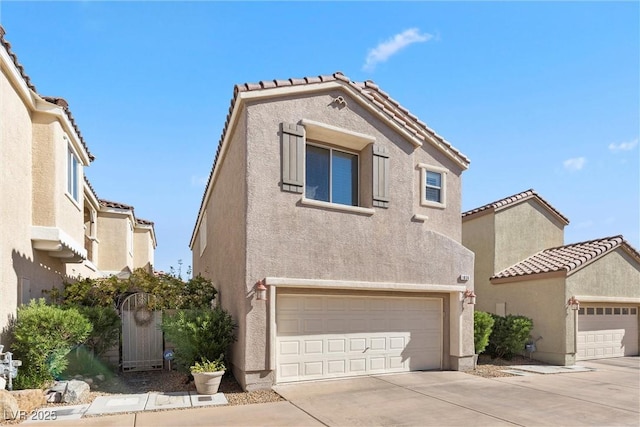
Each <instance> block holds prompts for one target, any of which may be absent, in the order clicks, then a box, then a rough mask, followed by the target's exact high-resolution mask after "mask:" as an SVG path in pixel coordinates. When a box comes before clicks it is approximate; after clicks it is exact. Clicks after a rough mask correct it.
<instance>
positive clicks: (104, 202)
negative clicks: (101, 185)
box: [98, 199, 133, 211]
mask: <svg viewBox="0 0 640 427" xmlns="http://www.w3.org/2000/svg"><path fill="white" fill-rule="evenodd" d="M98 201H99V202H100V206H104V207H105V208H113V209H125V210H131V211H132V210H133V206H130V205H125V204H124V203H119V202H112V201H111V200H105V199H98Z"/></svg>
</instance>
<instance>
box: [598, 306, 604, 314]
mask: <svg viewBox="0 0 640 427" xmlns="http://www.w3.org/2000/svg"><path fill="white" fill-rule="evenodd" d="M596 314H604V308H602V307H598V308H596Z"/></svg>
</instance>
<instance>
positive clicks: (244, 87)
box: [192, 71, 469, 240]
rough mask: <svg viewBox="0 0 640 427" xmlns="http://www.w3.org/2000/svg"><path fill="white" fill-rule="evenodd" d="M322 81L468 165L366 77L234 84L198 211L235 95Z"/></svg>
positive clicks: (325, 76)
mask: <svg viewBox="0 0 640 427" xmlns="http://www.w3.org/2000/svg"><path fill="white" fill-rule="evenodd" d="M326 82H341V83H342V84H344V85H345V86H347V87H349V88H351V89H352V90H354V91H355V92H356V93H358V94H360V95H362V97H363V98H364V99H366V100H367V101H369V103H370V104H372V105H373V106H375V107H376V108H377V109H378V110H379V111H380V112H381V113H382V114H384V115H385V116H386V117H387V118H389V119H391V120H392V121H394V122H395V123H396V124H398V125H399V126H400V127H401V128H402V129H404V130H405V131H406V132H408V133H409V134H410V135H412V136H413V137H415V138H416V139H418V140H420V141H426V140H431V141H435V144H436V145H438V147H440V149H441V150H443V151H444V152H445V153H448V154H449V155H450V156H452V157H454V158H457V159H459V160H460V162H461V164H463V165H465V166H468V165H469V159H468V158H467V157H466V156H465V155H464V154H462V153H461V152H460V151H459V150H457V149H456V148H454V147H453V146H452V145H451V144H450V143H449V142H448V141H446V140H445V139H444V138H443V137H442V136H440V135H438V134H437V133H436V132H435V131H433V129H431V128H430V127H428V126H427V124H426V123H424V122H422V121H420V120H419V119H418V117H417V116H415V115H413V114H411V112H409V110H408V109H406V108H405V107H403V106H402V105H400V103H398V101H396V100H395V99H393V98H391V97H390V96H389V95H388V94H387V93H386V92H384V91H383V90H381V89H380V88H379V87H378V85H377V84H375V83H374V82H372V81H371V80H367V81H365V82H354V81H352V80H350V79H349V78H348V77H347V76H345V75H344V74H343V73H342V72H341V71H336V72H335V73H333V74H330V75H319V76H315V77H302V78H290V79H286V80H262V81H259V82H257V83H243V84H237V85H235V86H234V89H233V98H231V105H230V106H229V110H228V113H227V118H226V120H225V123H224V126H223V129H222V135H221V136H220V140H219V142H218V149H217V150H216V154H215V157H214V160H213V167H212V168H211V171H210V174H209V180H208V182H207V186H206V188H205V191H204V194H203V196H202V201H201V204H200V211H199V212H200V213H201V212H202V208H203V206H204V202H205V198H206V195H207V192H208V190H209V185H210V183H211V178H212V176H213V172H214V170H215V168H216V165H217V163H218V158H219V157H220V151H221V148H222V142H223V141H224V139H225V137H226V135H227V132H228V131H229V126H230V125H231V116H232V114H233V110H234V108H235V105H236V102H237V100H238V98H239V94H240V93H242V92H252V91H259V90H267V89H275V88H283V87H295V86H309V85H314V84H319V83H326ZM198 218H199V217H198ZM198 220H199V219H198ZM196 227H197V222H196V225H195V226H194V230H193V234H192V240H193V236H195V232H196Z"/></svg>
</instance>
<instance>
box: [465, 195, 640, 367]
mask: <svg viewBox="0 0 640 427" xmlns="http://www.w3.org/2000/svg"><path fill="white" fill-rule="evenodd" d="M568 223H569V220H568V219H567V218H566V217H565V216H564V215H562V214H561V213H560V212H558V211H557V210H556V209H555V208H554V207H553V206H551V205H550V204H549V203H548V202H547V201H546V200H544V199H543V198H542V197H540V196H539V195H538V194H537V193H536V192H535V191H534V190H527V191H524V192H522V193H519V194H516V195H513V196H511V197H507V198H504V199H501V200H498V201H496V202H493V203H489V204H487V205H484V206H481V207H479V208H477V209H473V210H470V211H467V212H464V213H463V214H462V243H463V244H464V245H465V246H466V247H467V248H469V249H471V250H472V251H473V252H474V253H475V273H474V276H475V291H476V294H477V302H476V306H475V308H476V310H482V311H487V312H490V313H495V314H499V315H502V316H504V315H505V314H520V315H524V316H527V317H530V318H531V319H532V320H533V323H534V328H533V331H532V334H531V335H532V340H533V341H535V352H534V353H533V354H532V357H533V358H535V359H538V360H541V361H545V362H548V363H553V364H560V365H572V364H573V363H574V362H575V361H577V360H586V359H598V358H605V357H618V356H635V355H638V331H639V328H638V320H639V316H638V310H639V306H640V254H638V251H636V250H635V249H634V248H633V247H631V245H629V244H628V243H627V242H626V241H625V240H624V239H623V238H622V236H613V237H606V238H602V239H595V240H590V241H587V242H580V243H573V244H569V245H565V244H564V242H563V240H564V227H565V226H566V225H567V224H568Z"/></svg>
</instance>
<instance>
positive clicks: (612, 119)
mask: <svg viewBox="0 0 640 427" xmlns="http://www.w3.org/2000/svg"><path fill="white" fill-rule="evenodd" d="M639 22H640V10H639V3H638V2H621V3H612V2H564V3H560V2H537V3H536V2H406V3H383V2H350V3H337V2H317V3H313V2H283V3H274V2H253V3H230V2H91V1H84V2H14V1H0V23H1V24H2V25H3V26H4V28H5V30H6V31H7V34H6V36H5V37H6V39H7V40H8V41H9V42H11V44H12V48H13V51H14V52H15V53H16V54H17V55H18V59H19V61H20V62H21V63H22V64H23V65H24V67H25V70H26V72H27V74H28V75H29V76H30V77H31V79H32V81H33V83H34V84H35V86H36V88H37V90H38V93H40V94H41V95H47V96H60V97H63V98H65V99H66V100H67V101H68V102H69V105H70V108H71V111H72V113H73V115H74V116H75V118H76V121H77V123H78V125H79V127H80V130H81V131H82V134H83V136H84V137H85V140H86V141H87V143H88V144H89V147H90V150H91V151H92V153H93V154H94V155H95V156H96V160H95V161H94V162H93V163H92V165H91V166H90V167H89V168H87V169H86V170H85V173H86V175H87V176H88V177H89V179H90V181H91V182H92V184H93V186H94V188H95V189H96V191H97V193H98V195H99V196H100V197H101V198H105V199H111V200H115V201H118V202H122V203H127V204H131V205H134V206H135V209H136V214H137V215H138V216H139V217H142V218H146V219H150V220H153V221H155V224H156V233H157V237H158V248H157V250H156V268H157V269H162V270H168V269H169V267H170V266H174V267H177V266H178V260H182V261H183V265H184V266H183V269H184V268H186V266H188V265H191V252H190V250H189V247H188V243H189V239H190V237H191V232H192V230H193V226H194V223H195V219H196V215H197V211H198V208H199V205H200V200H201V197H202V193H203V191H204V185H205V180H206V178H207V176H208V174H209V171H210V168H211V164H212V161H213V157H214V154H215V151H216V147H217V144H218V140H219V138H220V133H221V130H222V126H223V123H224V120H225V117H226V114H227V111H228V108H229V101H230V99H231V96H232V94H233V85H234V84H236V83H243V82H256V81H259V80H270V79H276V78H277V79H285V78H289V77H303V76H314V75H319V74H330V73H332V72H335V71H342V72H343V73H344V74H346V75H347V76H348V77H350V78H351V79H352V80H357V81H362V80H367V79H371V80H373V81H375V82H376V83H377V84H378V85H379V86H380V87H381V88H382V89H383V90H384V91H386V92H387V93H389V94H390V95H391V96H392V97H393V98H395V99H396V100H398V101H399V102H400V103H401V104H402V105H404V106H405V107H407V108H408V109H409V110H410V111H411V112H412V113H414V114H416V115H417V116H418V117H419V118H420V119H421V120H423V121H424V122H426V123H427V124H428V125H429V126H430V127H431V128H433V129H434V130H435V131H436V132H438V133H439V134H440V135H442V136H444V137H445V138H446V139H447V140H448V141H450V142H451V143H452V144H453V145H454V146H455V147H456V148H458V149H459V150H460V151H462V152H463V153H464V154H465V155H467V156H468V157H469V158H470V159H471V166H470V168H469V170H468V171H466V172H465V173H464V174H463V210H467V209H472V208H475V207H478V206H480V205H483V204H486V203H489V202H492V201H494V200H497V199H500V198H503V197H506V196H509V195H512V194H515V193H518V192H520V191H524V190H527V189H529V188H534V189H535V190H536V191H538V193H540V195H542V197H544V198H545V199H546V200H547V201H549V202H550V203H551V204H552V205H553V206H554V207H556V208H557V209H558V210H559V211H560V212H562V213H563V214H564V215H566V216H567V217H569V219H570V220H571V224H570V225H569V226H568V227H567V228H566V229H565V243H571V242H577V241H582V240H588V239H592V238H598V237H605V236H610V235H616V234H623V235H624V236H625V238H626V239H627V240H628V241H629V242H630V243H631V244H632V245H633V246H634V247H636V248H640V245H639V241H640V239H639V234H640V232H639V222H640V212H639V210H640V201H639V193H640V188H639V185H640V177H639V172H638V170H639V148H638V138H639V134H640V28H639Z"/></svg>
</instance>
